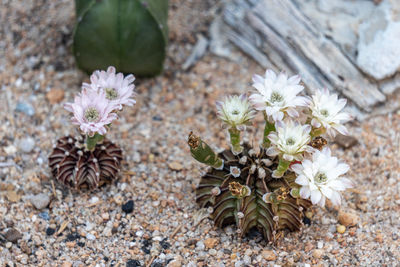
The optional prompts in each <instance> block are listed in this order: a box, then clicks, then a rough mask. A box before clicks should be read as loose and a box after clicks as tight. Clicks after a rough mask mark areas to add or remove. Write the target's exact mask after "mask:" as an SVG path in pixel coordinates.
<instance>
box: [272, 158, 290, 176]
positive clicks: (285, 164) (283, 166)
mask: <svg viewBox="0 0 400 267" xmlns="http://www.w3.org/2000/svg"><path fill="white" fill-rule="evenodd" d="M289 166H290V161H287V160H284V159H282V158H280V159H279V164H278V167H277V168H276V170H275V171H274V172H273V173H272V177H274V178H281V177H282V176H283V175H284V174H285V172H286V171H287V169H288V168H289Z"/></svg>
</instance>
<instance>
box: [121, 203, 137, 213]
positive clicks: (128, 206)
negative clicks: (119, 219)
mask: <svg viewBox="0 0 400 267" xmlns="http://www.w3.org/2000/svg"><path fill="white" fill-rule="evenodd" d="M133 208H134V205H133V200H129V201H128V202H126V203H125V204H123V205H122V211H124V212H126V213H131V212H132V211H133Z"/></svg>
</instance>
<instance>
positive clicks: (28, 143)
mask: <svg viewBox="0 0 400 267" xmlns="http://www.w3.org/2000/svg"><path fill="white" fill-rule="evenodd" d="M18 147H19V149H21V150H22V151H23V152H25V153H30V152H31V151H32V150H33V148H34V147H35V139H33V138H32V137H27V138H24V139H22V140H20V141H19V145H18Z"/></svg>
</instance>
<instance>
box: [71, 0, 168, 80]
mask: <svg viewBox="0 0 400 267" xmlns="http://www.w3.org/2000/svg"><path fill="white" fill-rule="evenodd" d="M75 7H76V26H75V30H74V42H73V52H74V55H75V59H76V62H77V65H78V66H79V68H81V69H82V70H84V71H86V72H88V73H90V72H93V71H94V70H96V69H105V68H106V67H107V66H110V65H113V66H115V67H116V68H117V69H118V70H120V71H122V72H123V73H135V74H136V75H141V76H153V75H156V74H159V73H160V72H161V71H162V66H163V62H164V58H165V54H166V46H167V42H168V25H167V16H168V0H102V1H98V0H75Z"/></svg>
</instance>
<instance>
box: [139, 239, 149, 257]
mask: <svg viewBox="0 0 400 267" xmlns="http://www.w3.org/2000/svg"><path fill="white" fill-rule="evenodd" d="M151 243H152V242H151V240H147V239H145V240H143V242H142V244H143V245H142V247H141V249H142V251H143V252H144V253H146V254H150V248H151Z"/></svg>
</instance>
